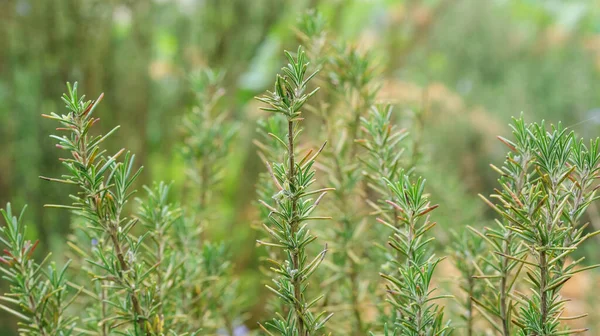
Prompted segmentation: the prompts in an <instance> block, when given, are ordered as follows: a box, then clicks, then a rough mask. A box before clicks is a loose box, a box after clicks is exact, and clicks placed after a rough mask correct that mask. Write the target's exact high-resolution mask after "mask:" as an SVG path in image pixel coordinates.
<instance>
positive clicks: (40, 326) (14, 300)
mask: <svg viewBox="0 0 600 336" xmlns="http://www.w3.org/2000/svg"><path fill="white" fill-rule="evenodd" d="M24 210H25V209H23V211H22V212H21V214H20V215H19V216H18V217H17V216H15V214H13V212H12V208H11V205H10V203H9V204H7V205H6V209H0V213H2V217H4V221H5V223H6V226H4V227H2V228H0V242H2V244H3V245H4V246H5V249H4V255H2V257H0V263H1V265H0V271H2V274H3V279H5V280H7V281H8V282H9V283H10V291H11V293H10V294H5V295H3V296H1V297H0V300H2V301H3V302H5V303H7V304H10V305H13V306H14V308H10V307H8V306H6V305H4V304H0V308H1V309H3V310H5V311H6V312H8V313H11V314H13V315H14V316H16V317H17V318H19V319H20V320H21V322H20V323H19V326H20V328H19V332H20V334H21V335H42V336H51V335H60V336H68V335H74V334H76V331H75V327H76V322H77V319H76V318H75V317H73V316H69V315H68V314H66V313H65V312H66V310H67V309H68V308H69V306H70V305H71V303H72V302H73V300H74V299H75V298H76V297H77V295H78V294H79V293H73V291H72V290H70V289H69V287H68V286H67V284H66V281H67V280H66V273H67V272H66V271H67V267H68V265H69V264H68V263H67V264H66V265H65V266H64V267H62V268H57V266H56V264H55V263H50V264H49V265H47V264H48V258H49V257H50V256H49V255H48V256H47V257H46V258H44V260H42V261H41V262H39V263H38V262H36V261H35V259H33V253H34V252H35V249H36V247H37V246H38V242H39V241H37V240H36V241H35V242H32V241H30V240H27V239H26V236H27V228H26V227H25V226H24V225H23V221H22V217H23V212H24Z"/></svg>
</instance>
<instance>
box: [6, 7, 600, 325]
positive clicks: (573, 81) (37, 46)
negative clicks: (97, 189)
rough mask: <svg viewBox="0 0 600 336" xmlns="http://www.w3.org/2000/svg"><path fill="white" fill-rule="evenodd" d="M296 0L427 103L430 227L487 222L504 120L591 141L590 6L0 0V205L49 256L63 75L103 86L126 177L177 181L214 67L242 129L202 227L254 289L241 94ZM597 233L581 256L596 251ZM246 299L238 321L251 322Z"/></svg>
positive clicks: (247, 96)
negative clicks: (52, 137)
mask: <svg viewBox="0 0 600 336" xmlns="http://www.w3.org/2000/svg"><path fill="white" fill-rule="evenodd" d="M309 8H316V9H317V10H318V11H319V12H320V13H321V14H322V15H323V16H324V17H325V18H326V20H327V21H328V24H329V27H330V30H331V31H332V32H333V33H334V34H335V35H336V36H339V37H340V38H343V39H347V40H350V41H354V42H355V43H356V44H358V45H360V46H361V47H362V48H365V49H369V50H370V51H372V52H373V53H374V54H375V55H376V59H377V62H378V64H377V66H378V68H379V72H380V74H381V77H382V79H383V86H382V89H381V97H380V98H381V99H383V100H388V101H393V102H395V103H398V105H399V106H404V107H406V108H418V107H419V106H422V104H423V102H424V101H426V102H427V109H426V110H427V113H426V114H425V115H424V119H423V130H422V132H423V146H424V147H426V152H427V153H429V154H428V167H429V169H428V174H429V175H430V176H428V177H429V179H430V181H431V183H432V184H433V187H432V188H434V189H435V190H436V191H437V193H433V194H434V195H436V196H435V197H437V198H438V200H437V201H438V202H439V203H441V204H446V206H445V208H443V207H442V208H443V209H441V210H440V214H439V215H438V216H439V218H438V221H439V222H440V223H442V224H443V225H444V226H445V227H453V226H454V227H458V226H464V225H467V224H471V225H473V222H478V221H485V220H487V219H486V218H487V217H491V214H488V213H486V210H485V209H484V207H483V206H482V204H480V203H481V202H480V201H479V200H478V199H477V198H476V195H477V193H483V194H489V193H490V192H491V190H492V189H493V187H494V186H495V178H496V175H495V173H494V172H493V171H491V170H490V169H489V168H488V164H489V163H495V164H500V163H501V162H502V160H503V158H504V152H505V149H504V148H503V147H502V146H501V145H500V144H497V143H496V142H497V141H495V137H496V135H501V134H502V135H508V134H509V132H510V131H509V129H508V123H509V122H510V117H511V116H518V115H519V114H520V113H521V112H523V114H524V115H525V118H526V120H528V121H539V120H541V119H545V120H547V121H548V122H557V121H559V120H560V121H562V122H563V123H564V124H565V125H566V126H570V127H571V128H572V129H574V130H575V131H576V132H578V133H579V135H581V136H585V137H595V136H597V135H598V130H599V129H600V1H599V0H579V1H578V0H572V1H558V0H546V1H537V0H513V1H510V0H423V1H418V0H320V1H319V0H253V1H248V0H173V1H169V0H139V1H136V0H0V204H5V203H6V202H8V201H11V202H12V203H14V204H15V205H16V206H18V207H21V206H23V205H25V204H28V205H29V208H28V209H29V210H28V212H27V215H26V221H27V223H28V227H29V229H30V230H32V231H33V235H35V236H36V237H37V238H39V239H40V240H41V241H42V244H40V245H41V246H44V247H45V248H46V249H47V250H50V251H53V252H54V254H55V257H56V258H60V256H61V255H62V253H63V252H64V251H63V248H64V244H63V242H64V237H65V235H66V234H67V233H68V232H69V228H70V221H71V219H70V216H69V214H68V213H66V212H62V211H55V210H49V209H44V208H43V204H45V203H60V204H62V203H65V204H66V203H68V199H67V194H66V193H65V190H64V186H61V185H57V184H52V183H44V182H43V181H41V180H40V179H38V176H39V175H45V176H59V175H60V174H61V172H62V170H61V169H62V167H61V165H60V163H59V161H58V160H57V157H58V155H59V151H58V150H57V149H56V148H54V144H53V142H52V141H49V139H48V134H50V133H52V131H53V128H54V125H53V123H52V122H48V121H47V120H44V119H43V118H41V117H40V114H41V113H49V112H57V113H61V112H64V109H63V104H62V102H61V100H60V96H61V95H62V93H63V92H64V91H65V86H64V83H65V82H67V81H71V82H73V81H78V82H79V84H80V90H81V92H84V93H86V94H87V95H88V99H95V98H96V97H97V96H98V95H99V94H100V93H101V92H104V93H105V97H104V100H103V103H102V104H101V107H100V108H99V110H98V112H97V113H98V116H99V117H100V118H101V119H102V122H101V124H100V129H101V130H102V131H107V130H108V129H110V128H112V126H114V125H116V124H119V125H121V129H120V130H119V132H117V133H116V134H115V135H113V136H112V138H111V139H110V141H109V143H108V145H107V146H108V147H109V148H110V149H111V150H110V152H114V151H116V150H118V149H119V148H120V147H122V146H127V148H128V149H130V150H131V151H132V152H134V153H136V155H137V157H138V163H140V164H141V165H144V166H145V169H144V172H143V176H142V178H141V180H140V181H139V183H140V184H147V183H150V182H151V181H152V180H158V179H160V180H166V181H169V180H173V181H174V183H175V189H176V190H182V186H183V184H184V181H185V175H184V173H183V171H184V167H183V160H182V158H181V155H180V153H179V150H178V148H179V147H178V146H179V144H180V143H181V127H180V125H181V117H182V115H183V114H184V113H185V112H186V111H187V109H188V106H189V104H190V101H191V99H192V91H191V89H190V84H189V81H188V74H189V73H190V72H191V71H194V70H196V69H198V68H201V67H204V66H210V67H213V68H219V69H224V70H225V71H226V78H225V82H226V89H227V96H226V101H227V105H228V106H229V107H230V109H231V111H232V115H233V117H234V118H236V119H237V120H240V121H241V124H242V129H241V131H240V136H238V138H237V140H236V141H237V143H236V145H235V146H233V147H232V148H233V151H234V152H235V153H232V154H233V155H231V157H232V160H230V162H229V167H228V170H229V172H230V173H229V174H228V175H227V178H226V180H225V188H224V190H225V193H226V200H225V201H224V202H223V204H222V208H223V209H221V210H222V213H223V223H224V224H223V225H222V226H219V227H211V228H210V229H209V231H210V234H211V236H212V237H213V238H214V239H217V240H218V239H222V238H223V237H224V235H225V234H227V238H228V239H229V240H231V241H232V242H233V244H231V245H232V249H233V250H232V252H231V253H232V255H233V256H235V264H236V272H237V273H239V274H240V275H243V277H242V279H243V282H244V286H246V288H247V289H248V291H247V292H248V293H249V294H248V295H250V296H253V295H254V296H258V295H260V294H259V293H261V290H260V288H262V285H261V284H260V281H259V279H260V278H261V274H260V273H259V272H258V264H259V262H258V252H257V251H256V248H255V243H254V241H255V239H256V236H257V233H256V232H255V231H254V230H253V229H252V228H251V222H252V221H253V212H254V211H255V210H254V209H253V200H254V199H255V198H256V196H255V194H254V184H255V183H256V178H257V174H258V172H260V171H262V170H263V167H262V165H261V164H260V162H259V160H258V159H257V157H256V155H255V148H254V147H253V145H252V144H251V141H249V139H251V138H253V137H254V133H255V128H256V119H257V118H258V117H259V116H260V115H261V112H259V111H258V108H257V106H258V105H257V104H256V103H255V102H254V101H253V97H254V96H255V95H257V94H260V93H261V92H263V91H264V90H265V89H269V88H270V86H271V85H272V80H273V78H274V77H273V76H274V74H275V73H276V72H277V71H278V70H279V68H280V67H281V66H282V65H283V57H282V56H283V53H282V50H283V49H291V50H295V48H296V47H297V45H298V39H297V38H296V35H295V33H294V26H295V25H296V21H297V18H298V17H299V16H300V15H301V14H302V13H304V12H305V11H306V10H307V9H309ZM424 97H425V98H424ZM591 210H592V217H593V214H594V213H597V210H596V209H595V208H592V209H591ZM598 224H600V222H596V225H598ZM441 241H442V242H443V241H444V237H441ZM597 244H598V240H595V241H593V242H589V243H588V244H587V245H586V246H587V247H586V252H585V253H586V254H588V255H590V257H591V258H592V259H595V260H598V259H600V253H599V251H598V250H597V249H596V248H595V247H594V246H597ZM595 279H596V276H595V275H594V274H592V275H590V276H589V277H588V278H585V279H577V281H578V282H574V284H575V286H576V288H578V290H577V291H574V292H573V293H572V295H571V297H572V298H574V299H577V298H578V297H577V295H579V296H582V295H583V294H582V293H583V292H584V291H585V290H589V289H591V288H593V287H594V286H596V287H598V285H597V284H596V283H597V281H596V280H595ZM580 301H581V302H582V304H586V302H587V301H586V300H584V299H581V300H580ZM584 301H585V302H584ZM256 302H257V303H256V306H257V307H255V308H254V309H253V313H252V315H251V316H252V317H251V320H252V319H254V320H256V319H261V318H262V317H261V316H260V311H261V307H260V301H259V300H256ZM252 323H253V322H252ZM13 325H14V320H13V319H12V318H11V317H9V316H6V315H5V314H3V313H0V334H2V335H12V334H10V332H11V331H12V330H14V326H13ZM11 326H13V327H11ZM592 334H596V333H592ZM592 334H590V335H592Z"/></svg>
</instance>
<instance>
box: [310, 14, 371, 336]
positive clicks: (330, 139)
mask: <svg viewBox="0 0 600 336" xmlns="http://www.w3.org/2000/svg"><path fill="white" fill-rule="evenodd" d="M324 25H325V24H324V22H323V20H322V18H321V17H320V16H319V15H311V16H310V17H309V18H305V19H304V20H303V21H302V22H301V24H300V29H299V32H300V33H299V34H300V37H301V40H303V42H304V43H305V44H307V45H308V46H309V50H312V51H313V53H318V52H320V55H319V56H320V58H319V59H318V60H319V66H320V67H322V68H323V70H322V71H321V73H325V76H324V77H325V78H319V77H318V76H317V79H319V80H321V82H323V84H324V85H325V87H326V90H324V91H325V92H322V93H321V94H320V95H319V98H321V99H320V100H318V101H317V103H316V104H315V105H314V106H312V107H311V108H310V109H311V111H312V112H314V113H315V114H316V115H317V116H319V117H320V118H321V119H322V125H323V128H322V133H324V134H326V135H327V138H326V139H327V143H328V144H329V146H328V147H327V148H325V149H324V150H323V155H322V156H323V159H322V160H321V162H320V164H319V169H321V170H322V171H323V172H325V173H326V174H327V176H328V179H327V180H326V182H325V185H327V186H331V187H333V188H334V189H335V191H334V192H333V196H334V197H333V198H328V199H327V200H325V206H328V207H330V208H332V209H334V211H335V212H336V213H338V214H340V215H339V216H336V218H335V222H336V225H334V226H328V227H325V228H320V230H319V233H321V232H322V233H323V236H324V237H325V239H327V240H328V241H329V242H331V243H330V246H329V247H330V251H331V254H332V257H331V258H330V260H329V261H328V262H326V263H325V265H326V267H327V268H328V269H329V272H328V274H327V276H326V277H325V278H324V279H323V281H322V282H321V283H322V286H323V287H324V288H326V289H327V295H326V297H325V300H324V303H326V306H327V307H328V309H329V310H332V311H334V312H335V313H336V314H335V316H334V318H333V319H332V320H331V321H330V323H329V326H330V327H331V328H332V330H336V331H338V332H339V331H342V330H343V331H345V332H347V333H348V334H354V335H364V334H365V333H366V331H367V330H368V329H369V326H368V323H367V321H366V318H365V317H364V315H365V311H366V310H367V309H369V308H370V307H371V306H372V303H371V302H370V295H369V293H370V292H371V290H372V289H373V288H372V285H373V283H375V280H376V277H373V275H374V274H376V267H377V266H376V265H378V263H377V262H375V263H370V262H369V260H372V257H371V256H369V251H370V250H371V249H370V247H371V241H372V239H370V238H369V237H368V235H370V230H368V225H369V221H368V220H367V215H368V214H367V211H366V209H365V207H364V205H363V204H364V202H363V200H364V196H363V190H362V183H361V182H362V180H363V175H362V172H361V165H360V162H359V161H357V160H356V156H357V154H358V151H359V150H360V149H361V147H360V146H359V145H358V144H357V143H356V142H355V140H357V137H358V136H359V132H360V128H359V125H360V118H361V117H363V116H365V115H366V114H367V112H368V110H369V107H370V106H371V105H372V104H373V102H374V100H375V95H376V93H377V89H378V87H377V85H376V77H375V75H374V73H375V67H374V66H373V61H372V56H371V55H370V54H369V53H364V52H360V51H359V50H358V49H357V48H355V47H350V46H340V47H328V43H327V36H328V33H327V31H326V30H325V28H324ZM373 238H376V237H375V236H374V237H373ZM370 265H372V266H374V267H371V268H370V269H369V266H370ZM348 321H352V323H348Z"/></svg>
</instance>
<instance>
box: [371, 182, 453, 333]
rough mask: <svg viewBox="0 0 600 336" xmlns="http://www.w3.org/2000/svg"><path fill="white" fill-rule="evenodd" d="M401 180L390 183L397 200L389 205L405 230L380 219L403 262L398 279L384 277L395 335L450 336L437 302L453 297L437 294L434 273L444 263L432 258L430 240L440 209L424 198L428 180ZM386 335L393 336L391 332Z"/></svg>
mask: <svg viewBox="0 0 600 336" xmlns="http://www.w3.org/2000/svg"><path fill="white" fill-rule="evenodd" d="M401 176H402V179H401V180H400V181H399V182H395V183H394V182H391V181H389V180H388V181H387V183H388V187H389V188H390V191H391V193H392V195H393V196H394V197H393V199H392V200H387V203H388V204H390V205H391V206H392V207H394V209H396V210H397V211H398V216H397V218H398V221H399V222H400V223H401V224H402V226H401V227H398V226H397V225H395V224H394V223H389V222H387V221H385V220H383V219H381V218H379V219H378V221H379V222H381V223H383V224H384V225H386V226H387V227H389V228H391V229H392V230H393V232H394V235H393V236H392V237H391V238H390V241H389V245H390V246H391V247H392V248H393V249H394V250H396V251H397V252H398V253H399V256H400V257H401V258H402V260H396V263H395V265H396V267H397V268H398V272H397V275H396V274H382V277H383V278H385V279H386V280H387V281H388V293H389V300H388V302H390V303H391V304H392V306H393V308H394V309H395V310H396V320H395V323H394V326H395V328H394V331H393V332H392V335H403V336H404V335H406V336H411V335H412V336H421V335H449V334H450V333H451V332H452V329H451V328H450V324H449V322H446V323H445V322H444V321H443V317H444V313H443V308H442V307H440V306H438V305H437V304H436V303H434V301H436V300H439V299H442V298H451V297H452V296H448V295H434V294H433V293H434V291H435V288H432V287H431V285H432V280H433V273H434V271H435V268H436V266H437V265H438V264H439V263H440V261H441V260H442V259H440V258H436V257H435V256H434V255H432V254H431V252H430V251H429V249H430V243H431V242H432V241H433V239H434V238H427V236H426V235H427V233H428V232H429V230H431V229H432V228H433V227H434V226H435V225H436V223H435V222H431V221H430V220H429V215H428V214H429V212H431V211H433V210H434V209H435V208H437V207H438V206H437V205H431V203H430V202H429V200H428V198H427V196H426V195H425V194H424V189H425V180H424V179H422V178H418V179H417V181H416V182H411V181H410V179H409V177H408V175H405V174H403V173H401ZM385 335H390V331H389V329H386V331H385Z"/></svg>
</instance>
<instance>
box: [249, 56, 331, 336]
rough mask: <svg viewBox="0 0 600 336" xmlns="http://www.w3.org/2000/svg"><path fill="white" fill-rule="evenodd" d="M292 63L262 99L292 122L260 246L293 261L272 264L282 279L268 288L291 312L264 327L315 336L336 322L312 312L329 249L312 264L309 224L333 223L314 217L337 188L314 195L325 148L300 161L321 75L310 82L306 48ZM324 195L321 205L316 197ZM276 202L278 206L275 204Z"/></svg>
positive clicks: (274, 171) (273, 170) (273, 168)
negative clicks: (306, 110)
mask: <svg viewBox="0 0 600 336" xmlns="http://www.w3.org/2000/svg"><path fill="white" fill-rule="evenodd" d="M286 57H287V59H288V61H289V64H288V66H287V67H285V68H283V69H282V72H283V74H282V75H277V79H276V81H275V89H274V91H273V92H267V94H266V95H265V96H263V97H260V98H257V99H258V100H260V101H261V102H264V103H266V104H268V105H269V106H268V107H265V108H263V110H265V111H269V112H275V113H281V114H283V115H284V116H285V117H286V122H287V141H284V140H282V139H280V138H278V137H277V135H275V134H270V135H271V136H273V137H275V138H277V141H278V142H279V143H280V145H281V146H282V147H283V149H284V150H285V153H286V156H287V160H286V161H285V162H283V163H272V164H271V163H269V162H266V164H267V168H268V170H269V172H270V174H271V177H272V181H273V183H274V185H275V186H276V188H277V194H275V195H273V197H272V200H261V201H260V202H261V204H263V205H264V206H265V207H266V208H267V209H269V211H270V214H269V217H268V220H269V225H267V224H263V227H264V228H265V231H266V232H267V233H268V234H269V235H270V236H271V238H272V241H259V242H258V243H259V244H260V245H266V246H269V247H274V248H280V249H282V250H283V251H284V253H285V255H286V256H287V260H283V261H277V260H271V262H272V263H273V264H274V267H273V270H274V272H275V273H276V274H277V275H278V278H276V279H273V281H274V283H275V287H271V286H267V288H268V289H270V290H271V291H272V292H274V293H275V294H276V295H277V296H278V297H279V298H281V299H282V300H283V302H285V304H286V305H287V307H288V308H289V313H288V314H287V317H285V318H284V317H283V316H281V315H279V317H278V318H275V319H274V320H273V321H271V322H267V323H265V325H264V326H263V325H261V327H262V329H263V330H264V331H265V332H267V333H268V334H269V335H273V334H272V333H271V332H272V331H275V332H278V333H279V334H281V335H298V336H308V335H315V333H317V332H318V331H319V330H321V329H322V328H323V327H324V325H325V322H327V320H329V319H330V318H331V314H330V315H325V313H320V314H318V315H317V316H314V315H313V313H312V311H311V308H312V307H313V306H314V305H315V304H316V303H317V302H318V300H319V299H320V297H318V298H317V299H314V300H308V299H307V297H306V293H305V292H306V289H307V286H308V278H309V277H310V276H311V275H312V274H313V273H314V272H315V271H316V269H317V267H318V266H319V265H320V264H321V262H322V261H323V259H324V258H325V254H326V253H327V247H325V249H324V250H323V251H322V252H321V253H319V254H318V255H317V256H316V257H315V258H314V259H313V260H312V261H310V262H307V251H306V247H307V245H308V244H310V243H311V242H313V241H314V240H315V239H316V237H314V236H312V235H311V234H310V232H309V230H308V227H307V223H305V222H308V221H311V220H323V219H330V218H329V217H321V216H313V215H312V213H313V211H314V210H315V209H316V207H317V205H318V204H319V202H320V201H321V199H322V198H323V196H324V195H325V193H326V192H327V191H328V190H331V188H322V189H317V190H310V189H309V188H310V186H311V185H312V184H313V183H314V182H315V180H314V176H315V172H314V170H313V168H312V167H313V165H314V163H315V159H316V158H317V156H318V155H319V154H320V153H321V151H322V150H323V147H324V146H325V145H323V146H321V148H320V149H319V150H317V151H316V152H315V153H314V154H313V151H312V150H310V151H309V152H308V153H307V154H306V155H304V156H303V157H302V159H300V160H296V147H297V146H296V141H297V138H298V135H299V133H300V131H301V129H300V128H299V123H300V121H301V120H302V119H303V118H302V117H301V108H302V106H303V105H304V104H305V103H306V100H307V99H308V98H310V97H311V96H312V95H314V93H315V92H316V91H317V89H315V90H314V91H311V92H308V93H306V90H307V85H308V82H309V80H310V79H311V78H313V77H314V76H315V75H316V72H315V73H313V74H311V75H308V76H306V71H307V68H308V61H307V59H306V55H305V53H304V51H303V50H302V49H301V48H298V52H297V54H296V57H294V56H292V54H290V53H289V52H286ZM312 195H319V196H318V197H317V198H316V200H314V201H313V200H312V199H311V198H310V196H312ZM273 202H274V203H273Z"/></svg>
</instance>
